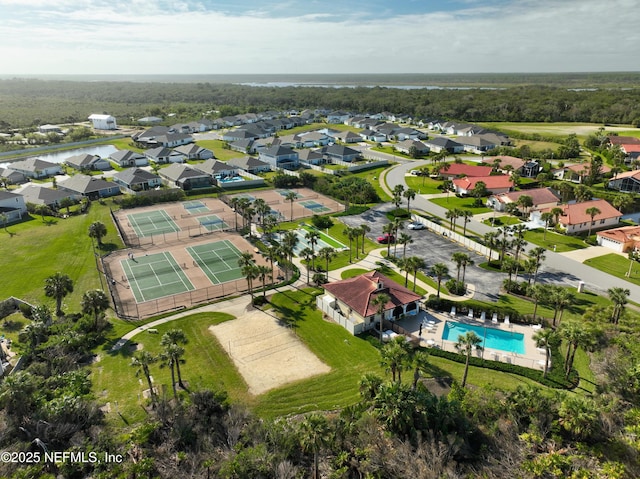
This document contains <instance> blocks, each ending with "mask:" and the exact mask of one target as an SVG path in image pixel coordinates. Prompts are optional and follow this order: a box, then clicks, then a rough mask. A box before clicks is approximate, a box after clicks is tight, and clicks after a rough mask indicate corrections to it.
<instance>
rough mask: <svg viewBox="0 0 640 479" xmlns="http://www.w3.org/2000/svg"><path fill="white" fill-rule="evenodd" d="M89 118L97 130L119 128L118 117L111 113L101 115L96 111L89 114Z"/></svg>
mask: <svg viewBox="0 0 640 479" xmlns="http://www.w3.org/2000/svg"><path fill="white" fill-rule="evenodd" d="M89 120H91V123H92V124H93V127H94V128H95V129H96V130H117V129H118V125H117V124H116V119H115V117H113V116H111V115H99V114H97V113H94V114H93V115H89Z"/></svg>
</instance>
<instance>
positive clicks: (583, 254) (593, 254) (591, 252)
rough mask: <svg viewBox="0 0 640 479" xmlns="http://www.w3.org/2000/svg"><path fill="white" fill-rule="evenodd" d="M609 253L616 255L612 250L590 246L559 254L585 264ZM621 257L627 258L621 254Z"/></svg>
mask: <svg viewBox="0 0 640 479" xmlns="http://www.w3.org/2000/svg"><path fill="white" fill-rule="evenodd" d="M609 253H615V251H613V250H612V249H610V248H605V247H604V246H589V247H587V248H583V249H576V250H573V251H566V252H564V253H558V254H559V255H561V256H564V257H565V258H571V259H572V260H575V261H578V262H580V263H584V262H585V261H586V260H588V259H591V258H597V257H598V256H603V255H605V254H609ZM620 256H623V257H625V258H626V257H627V255H626V254H620Z"/></svg>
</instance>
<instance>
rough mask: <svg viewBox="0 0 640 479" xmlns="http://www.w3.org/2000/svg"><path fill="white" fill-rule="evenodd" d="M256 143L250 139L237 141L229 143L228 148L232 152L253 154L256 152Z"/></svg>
mask: <svg viewBox="0 0 640 479" xmlns="http://www.w3.org/2000/svg"><path fill="white" fill-rule="evenodd" d="M256 141H258V140H254V139H252V138H247V139H245V140H237V141H232V142H231V143H229V148H230V149H232V150H233V151H239V152H240V153H249V154H253V153H255V152H256V147H255V145H256Z"/></svg>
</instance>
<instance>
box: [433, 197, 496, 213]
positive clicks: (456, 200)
mask: <svg viewBox="0 0 640 479" xmlns="http://www.w3.org/2000/svg"><path fill="white" fill-rule="evenodd" d="M429 201H431V202H432V203H435V204H436V205H438V206H441V207H443V208H447V209H448V210H452V209H454V208H459V209H464V210H471V211H472V212H473V214H474V215H477V214H479V213H488V212H490V211H491V208H487V207H486V206H484V200H483V202H482V206H475V201H476V199H475V198H468V197H464V198H460V197H458V196H455V195H450V196H449V197H448V198H446V197H445V198H433V199H431V200H429Z"/></svg>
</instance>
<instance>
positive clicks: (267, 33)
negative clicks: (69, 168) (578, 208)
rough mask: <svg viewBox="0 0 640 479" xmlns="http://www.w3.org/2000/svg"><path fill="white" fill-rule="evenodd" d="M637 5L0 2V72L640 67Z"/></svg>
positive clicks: (538, 0)
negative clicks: (0, 65) (0, 62)
mask: <svg viewBox="0 0 640 479" xmlns="http://www.w3.org/2000/svg"><path fill="white" fill-rule="evenodd" d="M638 7H639V2H638V0H606V1H603V0H454V1H449V0H440V1H433V0H386V1H385V0H325V1H319V0H304V1H300V0H281V1H278V0H264V1H260V0H235V1H232V0H222V1H215V0H214V1H208V0H200V1H198V0H155V1H153V0H0V18H1V19H2V20H1V21H0V58H1V59H2V67H1V69H0V73H2V74H5V75H6V74H16V75H19V74H65V73H71V74H82V73H86V74H127V73H131V74H171V73H176V74H180V73H188V74H198V73H200V74H214V73H229V74H232V73H309V74H312V73H458V72H464V73H466V72H470V73H473V72H574V71H640V54H638V51H637V49H638V47H637V45H639V44H640V28H639V27H638V26H639V25H640V8H638Z"/></svg>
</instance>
